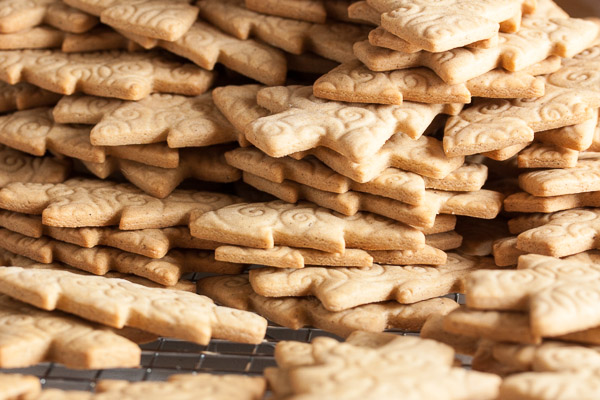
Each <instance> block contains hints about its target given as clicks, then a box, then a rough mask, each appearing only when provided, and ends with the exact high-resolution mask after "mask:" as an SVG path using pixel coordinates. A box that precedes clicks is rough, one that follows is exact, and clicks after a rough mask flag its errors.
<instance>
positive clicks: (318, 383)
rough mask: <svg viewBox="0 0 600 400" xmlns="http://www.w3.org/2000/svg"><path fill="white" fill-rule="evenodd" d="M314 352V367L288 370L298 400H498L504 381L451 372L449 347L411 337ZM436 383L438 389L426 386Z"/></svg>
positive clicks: (322, 345)
mask: <svg viewBox="0 0 600 400" xmlns="http://www.w3.org/2000/svg"><path fill="white" fill-rule="evenodd" d="M284 343H285V342H284ZM279 346H280V345H279V344H278V347H279ZM311 348H312V349H311V350H312V351H311V353H312V358H313V359H314V361H313V362H311V363H310V364H305V365H296V366H291V367H289V368H288V371H287V375H288V380H289V382H290V387H291V389H292V392H293V393H294V395H295V396H294V397H302V398H305V399H317V398H324V397H327V398H345V399H377V398H383V397H391V396H393V393H399V392H402V393H406V394H407V396H413V397H414V398H428V397H429V398H437V397H446V398H448V399H459V398H469V397H472V398H478V399H494V398H495V397H496V396H497V394H498V386H499V384H500V382H501V379H500V378H499V377H497V376H495V375H492V374H485V373H480V372H479V373H478V372H475V371H465V370H464V369H462V368H456V367H452V361H453V355H454V351H453V350H452V349H451V348H450V347H449V346H446V345H444V344H442V343H438V342H435V341H433V340H428V339H421V338H417V337H412V336H396V337H395V338H394V339H393V340H391V341H389V342H387V343H384V344H383V345H381V344H380V345H379V346H377V347H374V348H373V347H362V346H361V347H359V346H355V345H352V344H349V343H339V342H337V341H336V340H335V339H332V338H326V337H320V338H316V339H314V340H313V342H312V344H311ZM276 353H277V350H276ZM276 358H277V357H276ZM278 364H279V360H278ZM279 365H280V366H281V364H279ZM340 365H343V366H344V373H343V374H342V376H339V366H340ZM284 368H285V367H284ZM432 379H433V380H435V382H436V385H429V384H426V383H430V382H431V380H432ZM374 381H377V385H373V384H372V382H374Z"/></svg>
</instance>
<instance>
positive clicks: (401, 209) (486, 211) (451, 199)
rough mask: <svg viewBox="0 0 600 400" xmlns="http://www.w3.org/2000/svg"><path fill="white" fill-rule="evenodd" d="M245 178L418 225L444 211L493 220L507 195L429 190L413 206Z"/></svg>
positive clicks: (278, 191)
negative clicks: (418, 202)
mask: <svg viewBox="0 0 600 400" xmlns="http://www.w3.org/2000/svg"><path fill="white" fill-rule="evenodd" d="M243 178H244V182H246V183H248V184H249V185H251V186H253V187H255V188H257V189H259V190H261V191H263V192H267V193H270V194H272V195H274V196H276V197H277V198H279V199H281V200H284V201H287V202H288V203H296V202H298V201H299V200H309V201H311V202H313V203H315V204H317V205H319V206H321V207H325V208H329V209H331V210H334V211H337V212H339V213H341V214H344V215H348V216H351V215H355V214H356V213H357V212H359V211H368V212H372V213H374V214H378V215H382V216H385V217H388V218H390V219H393V220H396V221H399V222H403V223H405V224H408V225H412V226H414V227H417V228H420V227H431V226H433V225H434V223H435V218H436V216H437V215H438V214H440V213H441V214H455V215H466V216H471V217H476V218H485V219H493V218H494V217H496V215H498V213H499V212H500V209H501V208H502V200H503V198H504V196H503V195H502V194H501V193H499V192H494V191H490V190H480V191H477V192H466V193H464V192H443V191H434V190H428V191H426V192H425V196H424V199H423V201H422V202H421V203H420V204H418V205H409V204H406V203H402V202H399V201H397V200H394V199H390V198H386V197H381V196H376V195H372V194H369V193H362V192H354V191H348V192H346V193H342V194H336V193H331V192H325V191H322V190H319V189H315V188H312V187H310V186H306V185H302V184H299V183H296V182H292V181H283V183H281V184H278V183H274V182H271V181H268V180H266V179H263V178H260V177H258V176H256V175H252V174H250V173H248V172H244V174H243Z"/></svg>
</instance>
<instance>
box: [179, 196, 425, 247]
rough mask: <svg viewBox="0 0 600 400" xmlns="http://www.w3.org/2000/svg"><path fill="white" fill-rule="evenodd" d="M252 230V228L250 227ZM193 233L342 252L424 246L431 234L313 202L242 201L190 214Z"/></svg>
mask: <svg viewBox="0 0 600 400" xmlns="http://www.w3.org/2000/svg"><path fill="white" fill-rule="evenodd" d="M249 226H251V227H252V229H251V230H249V229H248V227H249ZM190 232H191V233H192V236H195V237H198V238H201V239H208V240H214V241H217V242H221V243H229V244H233V245H240V246H248V247H256V248H263V249H269V248H273V246H274V245H283V246H294V247H306V248H309V249H315V250H322V251H328V252H331V253H341V252H343V251H344V249H345V248H346V247H348V248H359V249H365V250H404V249H420V248H422V247H423V246H424V245H425V237H424V236H423V234H422V233H421V232H419V231H417V230H416V229H414V228H411V227H408V226H407V225H404V224H402V223H400V222H395V221H391V220H388V219H385V218H382V217H378V216H375V215H372V214H366V213H365V214H362V213H357V214H356V215H354V216H351V217H347V216H343V215H340V214H337V213H335V212H333V211H331V210H328V209H325V208H321V207H318V206H316V205H314V204H312V203H307V202H301V203H298V204H289V203H284V202H282V201H271V202H268V203H240V204H234V205H231V206H228V207H223V208H220V209H218V210H215V211H214V212H206V213H204V212H197V213H195V214H194V215H192V217H191V219H190Z"/></svg>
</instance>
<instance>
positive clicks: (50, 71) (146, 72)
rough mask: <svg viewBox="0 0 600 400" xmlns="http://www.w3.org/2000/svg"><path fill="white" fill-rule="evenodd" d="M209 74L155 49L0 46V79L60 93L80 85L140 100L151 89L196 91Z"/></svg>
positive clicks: (202, 88)
mask: <svg viewBox="0 0 600 400" xmlns="http://www.w3.org/2000/svg"><path fill="white" fill-rule="evenodd" d="M213 78H214V75H213V73H212V72H209V71H206V70H204V69H201V68H199V67H197V66H195V65H192V64H189V63H182V62H178V61H172V60H170V59H168V58H165V57H164V56H161V55H159V54H158V53H126V52H119V51H106V52H93V53H62V52H60V51H53V50H12V51H10V50H7V51H0V79H1V80H3V81H5V82H7V83H10V84H15V83H19V82H29V83H32V84H34V85H36V86H39V87H41V88H44V89H46V90H49V91H51V92H56V93H61V94H73V93H75V92H76V91H82V92H84V93H87V94H92V95H97V96H104V97H117V98H122V99H126V100H140V99H142V98H144V97H146V96H148V95H149V94H150V93H152V92H162V93H178V94H185V95H199V94H202V93H204V92H206V90H208V88H209V87H210V85H211V84H212V81H213Z"/></svg>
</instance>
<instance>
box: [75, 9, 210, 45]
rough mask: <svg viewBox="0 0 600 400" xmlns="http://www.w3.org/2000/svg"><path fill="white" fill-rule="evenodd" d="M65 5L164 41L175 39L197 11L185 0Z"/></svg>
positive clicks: (136, 32)
mask: <svg viewBox="0 0 600 400" xmlns="http://www.w3.org/2000/svg"><path fill="white" fill-rule="evenodd" d="M65 3H67V4H68V5H70V6H72V7H75V8H78V9H80V10H83V11H85V12H87V13H90V14H93V15H97V16H99V17H100V20H101V21H102V22H103V23H105V24H107V25H110V26H112V27H113V28H115V29H121V30H124V31H127V32H131V33H134V34H136V35H142V36H148V37H152V38H157V39H164V40H169V41H173V40H177V39H179V38H180V37H181V35H183V34H184V33H185V32H187V30H188V29H189V28H190V27H191V26H192V24H193V23H194V21H195V20H196V17H197V16H198V8H196V7H194V6H192V5H190V4H189V3H190V1H189V0H175V1H164V0H159V1H156V0H108V1H107V0H67V1H65Z"/></svg>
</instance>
